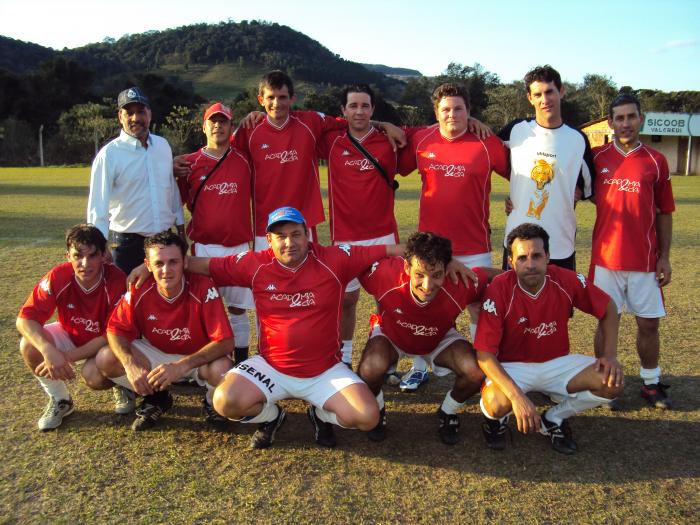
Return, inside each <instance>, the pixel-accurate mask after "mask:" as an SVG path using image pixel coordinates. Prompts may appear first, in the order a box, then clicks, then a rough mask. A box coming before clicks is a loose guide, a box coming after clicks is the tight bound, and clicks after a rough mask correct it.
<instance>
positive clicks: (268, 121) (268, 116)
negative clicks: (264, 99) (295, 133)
mask: <svg viewBox="0 0 700 525" xmlns="http://www.w3.org/2000/svg"><path fill="white" fill-rule="evenodd" d="M289 118H290V115H287V120H285V121H284V122H282V124H280V125H279V126H278V125H277V124H275V123H274V122H272V119H270V115H265V120H267V123H268V124H269V125H270V126H272V127H273V128H275V129H282V128H284V127H285V126H286V125H287V124H289Z"/></svg>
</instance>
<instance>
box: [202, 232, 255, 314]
mask: <svg viewBox="0 0 700 525" xmlns="http://www.w3.org/2000/svg"><path fill="white" fill-rule="evenodd" d="M248 250H250V246H248V243H247V242H244V243H243V244H239V245H238V246H233V247H231V246H222V245H220V244H200V243H198V242H196V243H195V244H194V253H195V254H196V255H197V257H226V256H228V255H236V254H238V253H242V252H246V251H248ZM219 293H220V294H221V297H222V298H223V300H224V302H225V303H226V306H233V307H236V308H243V309H245V310H254V309H255V303H254V302H253V292H252V291H251V289H250V288H241V287H240V286H221V287H220V288H219Z"/></svg>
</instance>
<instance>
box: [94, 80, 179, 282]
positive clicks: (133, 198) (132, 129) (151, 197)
mask: <svg viewBox="0 0 700 525" xmlns="http://www.w3.org/2000/svg"><path fill="white" fill-rule="evenodd" d="M117 104H118V106H119V113H118V118H119V123H120V124H121V127H122V130H121V132H120V133H119V136H118V137H117V138H115V139H114V140H112V141H111V142H109V143H108V144H107V145H105V146H104V147H103V148H102V149H101V150H100V151H99V153H98V154H97V156H96V157H95V160H94V161H93V163H92V172H91V174H90V197H89V199H88V209H87V221H88V223H91V224H94V225H95V226H96V227H97V228H99V229H100V231H101V232H102V234H103V235H104V236H105V237H107V238H108V239H109V240H110V241H111V242H112V248H113V252H112V257H113V259H114V264H116V265H117V266H118V267H119V268H120V269H121V270H123V271H124V272H125V273H127V274H128V273H129V272H131V270H132V269H134V268H135V267H136V266H138V265H139V264H141V263H142V262H143V260H144V258H145V255H144V251H143V241H144V238H145V237H147V236H150V235H154V234H156V233H158V232H161V231H164V230H167V229H168V228H170V227H171V226H172V225H173V224H175V225H177V230H178V233H179V234H180V235H181V236H182V238H183V239H184V238H185V233H184V223H185V220H184V215H183V212H182V206H181V204H180V195H179V191H178V189H177V185H176V183H175V179H174V178H173V176H172V172H173V170H172V157H173V156H172V151H171V149H170V146H169V145H168V142H167V141H166V140H165V139H164V138H162V137H159V136H157V135H154V134H152V133H150V132H149V130H148V128H149V125H150V123H151V107H150V103H149V101H148V98H147V97H146V96H145V95H144V94H143V93H142V92H141V90H140V89H139V88H138V87H131V88H129V89H125V90H124V91H122V92H121V93H119V97H118V99H117Z"/></svg>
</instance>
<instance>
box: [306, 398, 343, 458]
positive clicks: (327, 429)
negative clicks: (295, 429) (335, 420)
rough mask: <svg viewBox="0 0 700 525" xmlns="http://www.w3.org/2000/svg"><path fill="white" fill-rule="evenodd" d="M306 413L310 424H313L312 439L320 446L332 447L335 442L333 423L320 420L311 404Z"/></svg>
mask: <svg viewBox="0 0 700 525" xmlns="http://www.w3.org/2000/svg"><path fill="white" fill-rule="evenodd" d="M306 413H307V414H308V416H309V420H310V421H311V424H312V425H313V426H314V439H315V440H316V443H317V444H318V445H321V446H322V447H327V448H333V447H334V446H335V444H336V441H335V431H334V430H333V425H332V424H330V423H326V422H325V421H321V420H320V419H319V418H318V416H317V415H316V409H315V408H314V406H313V405H311V406H310V407H309V409H308V410H307V411H306Z"/></svg>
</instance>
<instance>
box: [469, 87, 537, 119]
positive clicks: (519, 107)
mask: <svg viewBox="0 0 700 525" xmlns="http://www.w3.org/2000/svg"><path fill="white" fill-rule="evenodd" d="M486 95H487V96H488V101H489V104H488V106H486V109H485V110H484V111H483V113H482V114H483V117H484V122H485V123H486V124H488V125H489V126H491V127H492V128H493V129H500V128H502V127H503V126H505V125H506V124H508V123H509V122H511V121H512V120H514V119H516V118H524V117H530V116H534V109H533V107H532V106H531V105H530V103H529V102H528V101H527V97H526V94H525V90H524V89H523V83H522V82H520V81H515V82H511V83H510V84H498V85H496V86H492V87H490V88H489V89H488V90H487V91H486Z"/></svg>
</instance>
